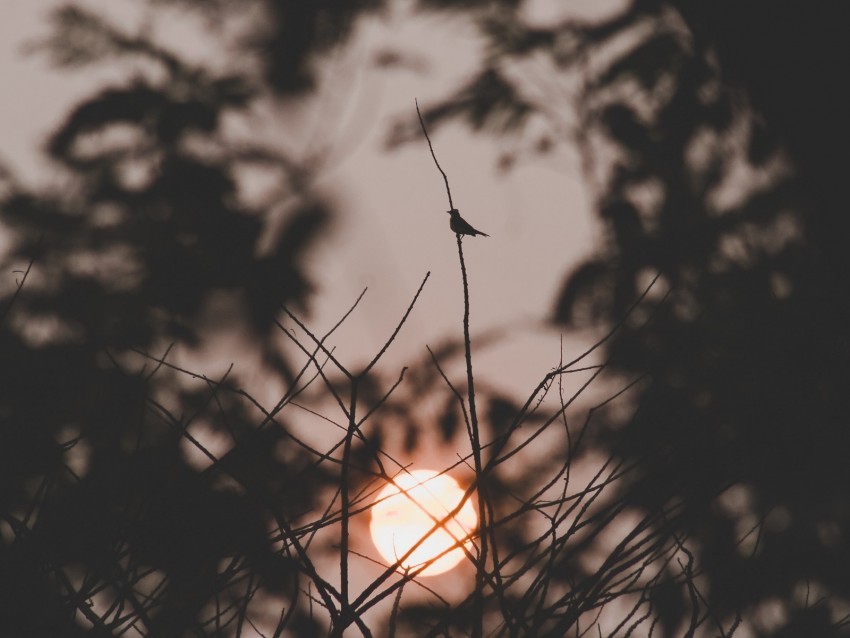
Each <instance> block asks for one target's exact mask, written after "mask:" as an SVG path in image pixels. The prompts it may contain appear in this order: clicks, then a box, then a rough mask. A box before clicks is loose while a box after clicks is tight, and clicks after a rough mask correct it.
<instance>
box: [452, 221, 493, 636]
mask: <svg viewBox="0 0 850 638" xmlns="http://www.w3.org/2000/svg"><path fill="white" fill-rule="evenodd" d="M457 254H458V256H459V258H460V272H461V275H462V276H463V345H464V349H465V353H466V385H467V392H468V395H469V418H470V422H471V425H472V441H471V442H470V443H471V445H472V458H473V462H474V464H475V478H476V483H477V484H478V529H479V534H478V542H479V546H480V550H479V553H478V562H477V564H476V566H475V592H474V598H473V610H472V612H473V613H472V615H473V618H472V620H473V625H472V638H481V637H482V636H483V635H484V583H485V580H486V578H485V575H486V569H487V554H488V551H487V549H488V541H487V534H486V533H485V532H484V531H483V530H484V529H486V527H487V505H486V503H487V497H486V492H487V488H486V486H485V485H484V480H483V476H482V472H481V468H482V464H481V437H480V435H479V430H478V412H477V410H476V409H475V379H474V378H473V375H472V346H471V341H470V338H469V282H468V280H467V276H466V263H465V262H464V260H463V239H462V237H461V235H460V234H457Z"/></svg>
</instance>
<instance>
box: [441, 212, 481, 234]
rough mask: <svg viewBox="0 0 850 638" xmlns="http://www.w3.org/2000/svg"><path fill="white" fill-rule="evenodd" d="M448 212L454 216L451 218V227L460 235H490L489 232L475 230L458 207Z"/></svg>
mask: <svg viewBox="0 0 850 638" xmlns="http://www.w3.org/2000/svg"><path fill="white" fill-rule="evenodd" d="M446 212H447V213H448V214H449V215H451V216H452V218H451V220H449V228H451V229H452V230H453V231H454V232H456V233H457V234H458V235H471V236H473V237H475V236H476V235H484V236H485V237H489V236H490V235H488V234H487V233H482V232H481V231H480V230H475V229H474V228H473V227H472V226H471V225H470V223H469V222H468V221H466V220H465V219H464V218H463V217H461V216H460V211H459V210H458V209H457V208H452V209H451V210H447V211H446Z"/></svg>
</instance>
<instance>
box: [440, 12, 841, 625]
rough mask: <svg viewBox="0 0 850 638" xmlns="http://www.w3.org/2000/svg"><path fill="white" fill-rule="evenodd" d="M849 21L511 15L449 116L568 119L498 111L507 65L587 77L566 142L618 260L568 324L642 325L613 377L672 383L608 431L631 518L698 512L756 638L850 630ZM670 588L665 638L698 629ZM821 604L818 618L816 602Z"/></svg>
mask: <svg viewBox="0 0 850 638" xmlns="http://www.w3.org/2000/svg"><path fill="white" fill-rule="evenodd" d="M846 17H847V16H846V7H844V6H842V4H841V3H838V2H826V3H820V4H818V5H817V6H816V7H815V6H809V5H805V6H804V5H802V3H793V2H792V3H780V4H779V5H777V6H776V7H775V11H774V7H771V8H768V7H765V6H764V5H763V4H760V3H755V2H744V3H732V2H720V3H705V2H703V3H679V2H635V3H632V4H630V5H629V6H628V7H627V8H626V9H625V10H623V11H622V12H619V13H617V14H616V15H612V16H610V17H609V18H608V19H606V20H603V21H599V22H595V23H582V22H580V21H567V22H564V23H562V24H557V25H553V26H552V27H551V29H546V28H541V27H540V26H539V25H535V26H534V27H531V26H526V25H525V23H524V22H523V18H522V14H521V12H519V11H516V12H511V11H508V10H504V11H502V12H499V13H495V14H494V13H492V12H491V13H490V14H488V15H487V16H485V17H484V18H482V30H483V32H484V33H485V34H487V35H488V36H489V38H490V41H489V45H490V48H489V52H490V58H489V59H488V60H487V62H486V64H485V66H484V68H483V69H482V70H481V73H480V75H479V76H478V77H477V78H474V79H472V80H471V81H470V82H469V84H468V85H467V86H466V87H465V88H463V89H462V90H461V91H460V92H458V93H457V94H455V95H452V96H449V97H448V98H446V99H445V101H444V102H441V103H437V104H435V105H432V106H431V107H430V108H429V110H428V114H429V115H430V116H431V121H434V122H437V121H439V120H440V119H441V118H442V117H443V116H444V115H451V116H457V117H462V118H468V119H469V121H471V122H472V123H473V124H474V125H476V127H477V126H480V123H481V122H487V121H491V122H494V121H511V120H512V118H514V117H515V114H516V113H519V112H522V113H523V114H524V119H525V120H530V119H534V118H537V119H538V121H539V120H541V119H542V120H547V118H548V119H549V120H551V112H552V111H553V110H555V111H557V108H555V109H553V108H552V106H551V103H549V104H541V103H540V101H538V102H536V103H534V102H532V103H529V102H528V101H527V100H525V99H524V98H522V97H521V96H522V95H528V94H529V92H528V89H529V87H532V88H534V86H535V77H534V75H525V76H523V75H517V74H514V76H512V77H513V79H512V80H511V82H509V83H508V84H507V85H506V86H504V87H503V88H502V89H501V90H500V96H502V97H501V98H499V99H492V95H491V93H492V91H491V90H490V89H489V88H488V87H490V86H491V83H490V80H488V78H491V77H492V69H493V68H504V67H506V66H507V65H509V64H511V63H514V64H517V63H523V62H527V61H528V60H529V57H530V56H531V55H532V54H534V55H545V56H548V58H549V59H551V60H552V61H553V65H552V67H551V68H558V69H561V71H563V73H564V74H570V73H572V74H576V75H578V78H579V86H580V89H579V90H578V91H577V92H576V98H575V108H576V110H577V112H578V113H579V121H578V122H577V124H576V126H575V130H574V132H573V134H572V135H570V136H569V137H567V138H565V137H564V136H563V135H561V136H560V138H559V139H560V142H561V143H563V144H578V145H579V147H580V149H581V152H582V154H583V156H584V158H585V160H586V161H587V162H588V163H589V164H590V165H591V171H590V172H589V173H588V174H587V177H588V186H589V187H592V185H593V184H594V183H596V184H597V188H596V190H595V192H594V196H595V197H596V200H597V205H598V213H599V217H600V220H601V222H602V224H603V227H604V229H605V240H604V242H603V244H602V246H601V247H600V249H599V251H598V252H597V254H596V255H594V256H593V257H592V258H591V259H589V260H587V261H586V262H585V263H583V264H581V265H579V266H578V267H577V268H576V269H575V271H574V272H571V273H569V275H568V277H567V278H566V281H565V283H564V286H563V289H562V292H561V295H560V298H559V299H558V300H557V301H556V303H555V308H554V313H553V320H554V321H555V322H557V323H562V324H567V325H571V326H574V327H586V328H594V327H598V326H599V325H606V324H607V325H615V324H618V323H619V322H621V321H622V322H623V323H622V325H621V326H620V329H619V330H618V331H617V332H616V333H615V335H614V336H613V337H612V339H611V340H610V341H609V342H608V344H607V351H608V355H609V356H610V357H611V362H612V365H613V366H614V367H615V368H616V369H617V370H619V371H620V372H621V373H622V374H623V375H625V376H626V377H627V378H632V377H634V376H635V375H642V374H646V373H649V377H648V378H649V379H650V382H649V383H648V385H646V386H644V389H643V390H642V391H641V392H640V395H639V397H637V398H635V399H634V401H635V405H636V407H637V406H639V409H638V410H637V413H636V416H635V417H634V418H632V417H631V416H629V417H627V419H625V420H624V419H623V417H622V416H619V413H618V412H615V411H614V410H613V409H610V410H608V411H607V414H606V413H605V412H603V413H601V414H600V417H601V419H602V422H603V423H605V424H606V425H605V426H604V427H601V428H599V429H596V430H594V434H593V435H592V436H593V445H594V446H595V447H597V448H599V449H603V450H610V451H613V452H614V453H615V454H616V455H617V456H619V457H620V458H622V459H624V460H627V461H631V462H636V463H637V464H638V467H639V468H640V470H639V473H638V474H637V475H635V476H634V477H632V478H630V479H629V485H628V487H626V488H623V495H624V498H625V499H626V501H627V502H629V503H630V504H632V505H636V506H640V507H641V508H643V509H646V510H649V511H653V510H658V509H663V508H665V507H669V506H671V505H675V506H676V509H677V514H676V516H675V517H674V518H671V520H670V528H669V530H668V533H670V534H674V533H675V534H676V535H677V538H681V539H690V541H691V542H693V546H694V547H695V548H697V550H696V551H697V554H698V563H699V565H700V569H701V573H702V574H703V577H705V578H706V584H707V587H706V590H705V591H704V592H703V593H704V595H705V596H707V601H706V602H707V604H708V607H709V609H711V610H713V613H714V614H716V615H717V616H718V617H719V618H721V619H727V620H731V619H734V618H735V616H736V615H737V614H738V613H740V614H742V615H743V616H744V618H745V622H747V623H748V624H749V627H750V629H751V630H752V631H755V633H756V634H757V635H766V636H767V635H775V636H780V635H782V636H785V635H819V636H820V635H823V636H827V635H838V634H839V633H841V632H843V631H846V624H847V619H846V618H842V617H841V611H840V610H842V609H845V610H846V605H847V604H848V601H850V589H848V587H847V581H846V578H844V576H843V575H844V573H846V570H847V568H848V566H850V545H848V543H847V538H848V535H850V510H848V508H847V506H846V503H847V502H848V500H850V494H848V487H850V473H848V472H850V470H848V468H850V466H848V464H847V462H846V459H847V458H848V455H850V430H848V428H847V414H850V404H848V398H847V393H846V392H845V391H844V389H845V388H846V387H847V385H848V382H850V376H848V370H850V367H848V362H850V342H848V331H847V326H848V325H850V324H848V319H850V314H848V310H850V296H848V285H847V282H848V281H850V259H848V258H847V255H848V254H850V253H848V251H847V243H848V240H849V239H850V226H848V221H847V219H848V217H847V215H846V214H845V210H844V209H845V208H846V204H845V202H844V199H845V198H844V185H843V181H844V177H843V168H842V167H843V166H844V165H846V161H844V154H845V153H846V145H847V142H848V140H847V135H846V133H847V126H846V115H845V114H846V113H847V110H848V103H847V97H846V94H845V93H846V92H844V91H843V89H842V88H841V85H842V82H841V81H840V79H839V78H840V77H841V76H842V73H841V60H843V59H846V55H847V47H846V40H845V39H844V38H843V36H842V35H841V33H840V29H839V28H837V26H836V25H837V24H840V23H842V21H843V20H844V19H846ZM565 42H566V43H569V44H568V45H564V44H563V43H565ZM624 43H625V44H624ZM549 97H550V98H551V100H552V101H556V100H558V99H561V96H558V95H556V94H554V93H553V94H551V95H550V96H549ZM558 108H561V109H567V108H569V105H568V104H566V103H564V102H560V106H559V107H558ZM551 129H552V130H555V131H557V126H556V125H555V124H554V123H553V124H552V126H551ZM522 131H523V129H522V127H520V130H519V134H520V135H522ZM556 137H557V134H556ZM550 151H551V147H550V146H549V145H546V146H543V147H542V152H544V153H545V152H550ZM599 175H602V176H603V177H602V179H601V181H598V182H596V181H595V178H596V177H597V176H599ZM655 276H658V280H657V282H656V283H655V285H654V286H653V288H652V289H651V290H650V291H649V293H648V294H647V296H646V297H645V299H644V301H643V302H642V304H641V307H640V308H639V309H638V310H639V311H638V312H630V311H629V309H630V307H631V306H632V304H633V303H634V301H635V299H637V298H638V297H640V296H641V294H643V293H644V292H645V289H646V287H647V285H648V284H649V282H650V281H651V280H653V278H654V277H655ZM566 582H569V581H566ZM815 584H816V585H815ZM671 586H672V585H670V584H667V585H665V586H664V587H663V588H661V589H659V590H658V591H657V592H655V593H653V594H652V595H653V601H654V605H655V607H656V611H657V613H659V614H660V616H659V620H660V624H659V625H658V626H657V627H656V630H663V635H678V633H677V632H678V631H680V626H681V623H682V622H684V621H685V619H686V617H687V614H688V613H689V612H688V606H689V605H688V603H687V602H686V600H687V595H688V592H687V589H686V587H685V585H684V584H681V585H679V586H672V587H673V589H671ZM810 586H816V587H817V589H818V592H819V594H818V598H817V602H815V600H814V599H812V600H808V599H807V600H806V601H804V602H801V598H800V596H801V594H800V591H808V589H809V587H810ZM775 601H780V602H779V605H780V607H781V612H779V613H780V615H779V616H777V617H776V618H772V619H768V620H765V616H764V614H765V613H766V612H764V611H763V610H764V609H767V606H768V605H770V604H773V602H775ZM760 623H761V624H760Z"/></svg>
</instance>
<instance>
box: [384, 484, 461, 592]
mask: <svg viewBox="0 0 850 638" xmlns="http://www.w3.org/2000/svg"><path fill="white" fill-rule="evenodd" d="M463 494H464V491H463V490H462V489H461V488H460V486H459V485H458V484H457V481H455V480H454V479H453V478H451V477H450V476H446V475H445V474H440V473H439V472H435V471H434V470H414V471H412V472H409V473H405V474H400V475H399V476H397V477H396V478H395V485H393V484H392V483H390V484H389V485H387V486H386V487H385V488H384V489H382V490H381V491H380V493H379V494H378V496H377V498H376V499H375V504H374V505H373V506H372V510H371V511H372V522H371V523H370V524H369V531H370V533H371V535H372V541H373V542H374V543H375V547H377V548H378V551H379V552H380V554H381V556H383V557H384V560H386V561H387V562H388V563H390V564H392V563H395V562H396V561H397V560H398V559H399V558H401V557H402V556H403V555H404V554H406V553H407V552H408V551H409V550H410V548H411V547H413V546H414V545H415V544H416V543H418V542H419V541H420V539H422V538H423V537H424V536H425V535H426V534H428V532H429V531H430V530H431V529H432V528H433V527H434V525H435V520H436V521H442V520H443V519H444V518H445V517H446V516H447V515H448V513H449V512H451V511H452V510H453V509H454V508H456V507H457V505H458V503H460V502H461V499H462V498H463ZM477 524H478V516H477V515H476V514H475V508H474V507H473V505H472V500H471V499H469V500H467V501H466V503H464V504H463V507H461V508H460V510H459V511H458V512H457V514H455V515H454V517H452V518H450V519H449V520H448V521H446V523H445V524H444V525H443V526H442V527H440V528H439V529H436V530H434V531H433V532H432V533H431V534H430V535H428V537H427V538H426V539H425V540H424V541H422V544H421V545H419V547H417V548H416V549H415V550H414V551H413V552H412V553H411V554H410V556H408V557H407V558H406V559H404V560H403V561H402V562H401V565H400V568H401V569H408V568H416V567H418V566H421V565H422V564H423V563H430V564H429V565H428V567H426V568H425V569H424V570H422V571H421V572H420V573H419V575H420V576H436V575H437V574H442V573H443V572H446V571H448V570H450V569H451V568H452V567H454V566H455V565H457V564H458V563H459V562H460V561H461V560H462V559H463V557H464V553H463V548H461V547H458V546H457V543H458V541H459V540H462V539H464V538H466V537H468V536H469V534H470V532H472V531H473V530H474V529H475V526H476V525H477ZM469 544H470V541H467V543H466V546H467V548H468V547H469ZM452 547H454V549H450V548H452ZM446 550H450V551H448V552H447V551H446ZM438 557H439V558H438ZM432 561H433V562H432Z"/></svg>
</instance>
